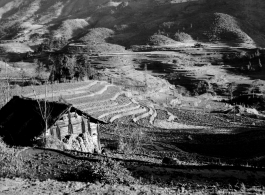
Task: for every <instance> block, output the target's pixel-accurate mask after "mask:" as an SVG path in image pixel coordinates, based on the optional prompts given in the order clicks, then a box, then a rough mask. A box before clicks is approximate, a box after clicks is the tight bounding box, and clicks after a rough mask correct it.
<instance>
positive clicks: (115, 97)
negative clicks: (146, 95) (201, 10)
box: [22, 81, 153, 122]
mask: <svg viewBox="0 0 265 195" xmlns="http://www.w3.org/2000/svg"><path fill="white" fill-rule="evenodd" d="M22 90H23V96H25V97H31V98H38V99H43V98H47V99H48V100H50V101H62V100H63V101H66V102H68V103H70V104H73V105H74V106H75V107H76V108H78V109H80V110H82V111H84V112H86V113H88V114H90V115H91V116H94V117H97V118H99V119H102V120H104V121H106V122H113V121H115V120H116V119H118V118H122V117H125V116H129V117H131V119H134V118H135V115H139V116H138V117H137V118H136V119H135V121H137V120H139V119H140V118H145V117H148V116H149V115H150V114H152V113H153V111H151V110H150V109H148V108H146V107H145V106H142V105H140V104H139V103H138V102H136V101H135V100H133V99H131V98H128V97H127V96H126V95H125V94H124V93H123V91H122V90H121V89H120V88H119V87H118V86H115V85H112V84H109V83H107V82H103V81H84V82H77V83H63V84H55V85H48V86H47V87H45V86H35V87H25V88H23V89H22Z"/></svg>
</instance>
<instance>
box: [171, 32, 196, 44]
mask: <svg viewBox="0 0 265 195" xmlns="http://www.w3.org/2000/svg"><path fill="white" fill-rule="evenodd" d="M174 39H175V40H176V41H179V42H186V41H191V40H192V37H191V36H190V35H189V34H187V33H184V32H177V33H176V34H175V35H174Z"/></svg>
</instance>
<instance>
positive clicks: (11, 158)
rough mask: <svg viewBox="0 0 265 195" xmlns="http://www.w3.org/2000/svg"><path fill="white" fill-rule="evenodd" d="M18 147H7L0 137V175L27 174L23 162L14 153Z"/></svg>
mask: <svg viewBox="0 0 265 195" xmlns="http://www.w3.org/2000/svg"><path fill="white" fill-rule="evenodd" d="M18 152H19V150H18V149H14V148H10V147H8V146H7V145H6V144H5V143H4V141H3V140H2V138H1V137H0V167H1V169H0V177H19V176H22V175H24V176H25V175H28V174H29V173H28V172H27V171H26V168H25V164H24V162H23V160H22V159H21V158H19V157H18V156H17V155H16V154H17V153H18Z"/></svg>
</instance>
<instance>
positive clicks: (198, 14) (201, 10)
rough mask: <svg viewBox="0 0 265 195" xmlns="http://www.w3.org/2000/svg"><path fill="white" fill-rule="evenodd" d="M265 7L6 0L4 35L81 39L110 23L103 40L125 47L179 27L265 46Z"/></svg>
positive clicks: (223, 2) (0, 16)
mask: <svg viewBox="0 0 265 195" xmlns="http://www.w3.org/2000/svg"><path fill="white" fill-rule="evenodd" d="M264 8H265V2H264V1H255V2H253V1H252V0H242V1H229V0H211V1H209V0H195V1H194V0H192V1H191V0H186V1H178V0H174V1H167V0H155V1H150V0H142V1H133V0H126V1H125V0H116V1H108V0H98V1H92V0H71V1H69V0H58V1H49V0H2V1H1V2H0V24H1V26H2V28H1V29H0V39H2V40H10V39H12V40H16V41H20V42H26V43H28V44H30V45H35V44H38V43H39V42H38V41H36V37H37V38H38V40H41V39H42V38H45V37H46V36H47V35H48V34H49V35H50V34H52V35H53V36H56V37H64V38H66V39H70V40H74V41H77V40H78V41H80V38H81V41H82V39H87V35H89V34H91V33H90V31H89V29H95V28H99V31H101V30H103V32H102V33H103V34H104V33H105V30H104V28H108V29H109V31H111V32H113V33H111V34H109V37H108V38H107V39H104V42H107V43H108V44H118V45H122V46H126V47H129V46H131V45H141V44H148V43H149V40H150V37H151V38H153V37H152V36H153V35H154V34H161V35H164V36H167V37H168V38H171V39H174V35H175V34H176V33H180V32H184V33H187V34H188V35H191V37H192V39H194V40H198V41H201V42H221V43H225V44H228V45H239V46H256V45H257V46H264V45H265V39H264V37H263V34H264V29H265V28H264V23H263V21H264V19H265V16H264V14H263V11H264ZM34 38H35V39H34ZM158 41H159V40H158ZM152 42H157V41H156V40H152ZM171 42H172V41H171ZM162 43H163V41H162ZM166 43H167V41H165V44H166ZM108 46H110V47H113V45H107V47H108Z"/></svg>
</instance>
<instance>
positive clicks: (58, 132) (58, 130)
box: [56, 124, 61, 140]
mask: <svg viewBox="0 0 265 195" xmlns="http://www.w3.org/2000/svg"><path fill="white" fill-rule="evenodd" d="M56 126H57V127H56V135H57V138H58V139H59V140H61V129H60V127H59V125H58V124H56Z"/></svg>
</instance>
